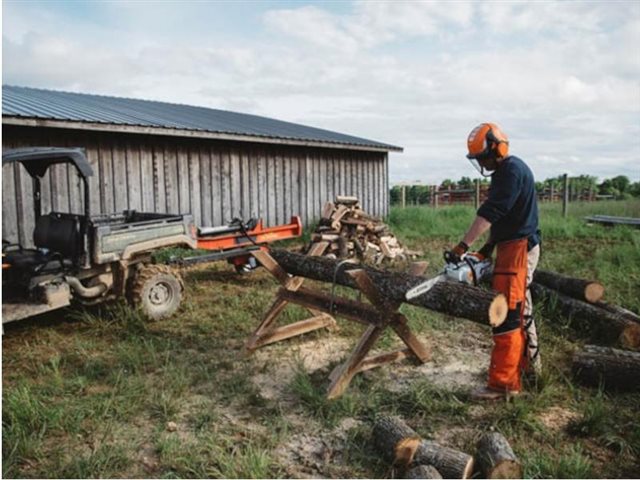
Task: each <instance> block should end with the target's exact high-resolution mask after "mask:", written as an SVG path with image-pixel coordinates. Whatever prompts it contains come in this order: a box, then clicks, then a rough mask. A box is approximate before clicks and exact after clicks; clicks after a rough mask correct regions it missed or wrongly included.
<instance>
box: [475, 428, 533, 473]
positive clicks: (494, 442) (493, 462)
mask: <svg viewBox="0 0 640 480" xmlns="http://www.w3.org/2000/svg"><path fill="white" fill-rule="evenodd" d="M476 461H477V462H478V468H479V469H480V471H481V472H482V474H483V475H484V477H483V478H522V464H521V463H520V461H519V460H518V458H517V457H516V456H515V454H514V453H513V450H512V449H511V445H509V442H508V441H507V439H506V438H504V436H503V435H502V434H501V433H498V432H489V433H486V434H484V435H483V436H482V438H480V441H478V447H477V453H476Z"/></svg>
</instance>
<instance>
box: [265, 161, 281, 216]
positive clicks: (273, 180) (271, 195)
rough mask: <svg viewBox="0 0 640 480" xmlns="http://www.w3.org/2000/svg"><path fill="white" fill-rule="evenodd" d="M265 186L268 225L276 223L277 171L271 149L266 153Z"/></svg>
mask: <svg viewBox="0 0 640 480" xmlns="http://www.w3.org/2000/svg"><path fill="white" fill-rule="evenodd" d="M267 186H268V201H267V207H268V208H267V217H268V222H267V224H268V225H270V226H273V225H277V224H278V222H277V211H276V210H277V209H276V199H277V171H276V155H275V151H274V150H273V149H269V150H268V153H267Z"/></svg>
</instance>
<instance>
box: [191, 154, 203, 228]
mask: <svg viewBox="0 0 640 480" xmlns="http://www.w3.org/2000/svg"><path fill="white" fill-rule="evenodd" d="M187 153H188V155H187V156H188V163H189V190H190V200H191V201H190V203H191V214H192V215H193V220H194V222H195V223H196V225H202V203H201V201H200V200H201V199H200V177H201V175H200V151H199V149H198V147H197V145H189V147H188V150H187Z"/></svg>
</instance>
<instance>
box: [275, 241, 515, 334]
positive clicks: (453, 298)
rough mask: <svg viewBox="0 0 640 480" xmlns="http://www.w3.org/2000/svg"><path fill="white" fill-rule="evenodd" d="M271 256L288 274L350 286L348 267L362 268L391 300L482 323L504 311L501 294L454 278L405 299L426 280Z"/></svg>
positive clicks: (278, 253)
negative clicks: (408, 293) (455, 281)
mask: <svg viewBox="0 0 640 480" xmlns="http://www.w3.org/2000/svg"><path fill="white" fill-rule="evenodd" d="M271 256H272V257H273V258H274V259H275V260H276V261H277V262H278V263H279V264H280V266H281V267H282V268H283V269H284V270H285V271H286V272H287V273H290V274H291V275H295V276H301V277H306V278H311V279H313V280H321V281H324V282H333V281H334V278H335V281H336V283H338V284H339V285H344V286H347V287H351V288H357V285H356V283H355V281H354V280H353V278H351V276H349V275H347V273H346V272H347V271H348V270H352V269H354V268H362V269H364V270H365V271H366V272H367V274H368V275H369V277H370V278H371V280H372V281H373V283H374V284H375V285H376V286H377V287H378V288H379V289H380V291H382V292H384V294H385V296H386V297H387V299H388V300H389V302H390V303H395V302H406V303H410V304H411V305H416V306H418V307H423V308H428V309H430V310H435V311H436V312H441V313H445V314H447V315H451V316H454V317H460V318H465V319H467V320H471V321H473V322H476V323H480V324H483V325H487V324H489V325H492V326H494V327H495V326H498V325H501V324H502V322H504V320H505V318H506V315H507V307H508V306H507V301H506V298H505V297H504V295H502V294H499V293H496V292H491V291H487V290H483V289H480V288H477V287H472V286H469V285H464V284H461V283H453V282H439V283H437V284H436V285H435V286H434V287H433V288H432V289H431V290H429V291H428V292H427V293H425V294H423V295H420V296H419V297H416V298H413V299H411V300H410V301H407V300H406V299H405V294H406V292H407V291H408V290H410V289H411V288H413V287H415V286H416V285H418V284H420V283H422V282H424V281H425V278H424V277H422V276H416V275H408V274H406V273H399V272H384V271H381V270H376V269H375V268H371V267H365V266H362V265H357V264H342V266H340V268H339V269H338V271H337V272H336V267H337V266H338V262H336V261H334V260H331V259H329V258H326V257H325V258H321V257H307V256H304V255H300V254H297V253H292V252H288V251H286V250H271Z"/></svg>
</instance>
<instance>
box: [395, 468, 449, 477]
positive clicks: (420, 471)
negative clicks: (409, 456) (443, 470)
mask: <svg viewBox="0 0 640 480" xmlns="http://www.w3.org/2000/svg"><path fill="white" fill-rule="evenodd" d="M403 478H416V479H417V478H442V475H440V472H439V471H438V470H437V469H436V468H435V467H434V466H432V465H418V466H416V467H413V468H410V469H409V470H407V473H405V474H404V477H403Z"/></svg>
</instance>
